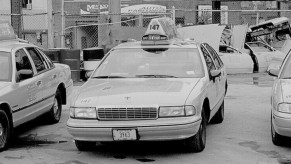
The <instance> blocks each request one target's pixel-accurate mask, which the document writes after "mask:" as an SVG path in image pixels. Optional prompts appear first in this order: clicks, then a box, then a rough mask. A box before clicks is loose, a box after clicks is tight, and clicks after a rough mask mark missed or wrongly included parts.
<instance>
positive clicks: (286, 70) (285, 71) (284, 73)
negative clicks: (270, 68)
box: [280, 54, 291, 79]
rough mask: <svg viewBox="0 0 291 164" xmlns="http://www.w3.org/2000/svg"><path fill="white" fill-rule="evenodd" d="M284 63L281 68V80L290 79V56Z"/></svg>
mask: <svg viewBox="0 0 291 164" xmlns="http://www.w3.org/2000/svg"><path fill="white" fill-rule="evenodd" d="M286 60H287V61H286V63H285V65H284V67H283V68H282V69H283V70H282V73H281V77H280V78H281V79H291V54H289V56H288V57H287V58H286Z"/></svg>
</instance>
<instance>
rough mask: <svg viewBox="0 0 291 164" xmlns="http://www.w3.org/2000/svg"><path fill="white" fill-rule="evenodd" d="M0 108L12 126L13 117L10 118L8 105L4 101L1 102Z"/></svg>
mask: <svg viewBox="0 0 291 164" xmlns="http://www.w3.org/2000/svg"><path fill="white" fill-rule="evenodd" d="M0 109H1V110H3V111H4V112H5V113H6V114H7V116H8V118H9V121H10V124H11V127H13V118H12V113H11V109H10V106H9V105H8V104H6V103H3V104H0Z"/></svg>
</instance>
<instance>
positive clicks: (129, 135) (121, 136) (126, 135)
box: [112, 129, 137, 141]
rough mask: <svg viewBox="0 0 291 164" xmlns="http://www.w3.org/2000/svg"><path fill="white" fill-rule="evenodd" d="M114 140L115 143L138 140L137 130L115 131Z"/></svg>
mask: <svg viewBox="0 0 291 164" xmlns="http://www.w3.org/2000/svg"><path fill="white" fill-rule="evenodd" d="M112 133H113V140H115V141H124V140H126V141H128V140H136V139H137V135H136V129H126V130H125V129H122V130H121V129H118V130H117V129H113V131H112Z"/></svg>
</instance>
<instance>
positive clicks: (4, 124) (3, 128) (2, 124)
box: [0, 109, 11, 151]
mask: <svg viewBox="0 0 291 164" xmlns="http://www.w3.org/2000/svg"><path fill="white" fill-rule="evenodd" d="M10 135H11V127H10V123H9V118H8V116H7V114H6V113H5V112H4V111H3V110H1V109H0V151H3V150H5V149H6V148H7V145H8V141H9V138H10Z"/></svg>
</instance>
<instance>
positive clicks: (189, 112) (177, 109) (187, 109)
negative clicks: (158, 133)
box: [159, 105, 196, 117]
mask: <svg viewBox="0 0 291 164" xmlns="http://www.w3.org/2000/svg"><path fill="white" fill-rule="evenodd" d="M195 114H196V109H195V107H194V106H190V105H189V106H161V107H160V109H159V117H181V116H193V115H195Z"/></svg>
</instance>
